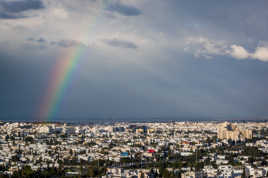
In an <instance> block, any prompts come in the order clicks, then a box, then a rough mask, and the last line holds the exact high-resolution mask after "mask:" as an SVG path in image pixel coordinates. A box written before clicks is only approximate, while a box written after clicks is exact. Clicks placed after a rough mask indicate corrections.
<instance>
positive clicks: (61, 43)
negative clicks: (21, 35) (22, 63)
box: [27, 37, 86, 48]
mask: <svg viewBox="0 0 268 178" xmlns="http://www.w3.org/2000/svg"><path fill="white" fill-rule="evenodd" d="M27 41H29V42H31V43H36V44H40V45H52V46H59V47H62V48H70V47H73V46H78V45H81V46H86V45H85V44H83V43H81V42H79V41H76V40H59V41H49V40H47V39H45V38H43V37H40V38H32V37H31V38H28V39H27Z"/></svg>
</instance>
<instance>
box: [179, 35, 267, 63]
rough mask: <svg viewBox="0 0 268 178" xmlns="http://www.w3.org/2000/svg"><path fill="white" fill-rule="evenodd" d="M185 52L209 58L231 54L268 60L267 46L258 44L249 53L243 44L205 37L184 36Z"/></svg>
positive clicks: (234, 56)
mask: <svg viewBox="0 0 268 178" xmlns="http://www.w3.org/2000/svg"><path fill="white" fill-rule="evenodd" d="M185 41H186V47H185V48H184V50H185V51H187V52H192V53H193V54H194V56H195V57H205V58H208V59H211V58H212V57H213V56H219V55H220V56H231V57H233V58H235V59H256V60H260V61H265V62H266V61H268V46H267V45H259V46H257V48H256V49H255V51H254V52H252V53H250V52H249V51H247V50H246V49H245V48H244V47H243V46H241V45H236V44H230V43H227V42H224V41H216V40H210V39H208V38H205V37H190V38H186V40H185Z"/></svg>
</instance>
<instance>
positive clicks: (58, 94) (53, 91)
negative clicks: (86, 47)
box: [38, 46, 83, 121]
mask: <svg viewBox="0 0 268 178" xmlns="http://www.w3.org/2000/svg"><path fill="white" fill-rule="evenodd" d="M82 50H83V47H82V46H78V47H74V48H71V49H70V50H69V51H68V53H67V54H66V55H65V56H63V57H61V58H60V59H58V60H57V63H56V64H55V67H54V69H53V71H52V73H51V76H50V80H49V84H48V88H47V91H46V92H45V95H44V99H43V100H42V104H41V107H40V111H39V113H38V120H39V121H44V120H47V121H50V120H51V119H52V118H53V116H55V114H56V113H57V111H58V108H59V105H60V101H61V100H62V97H63V94H64V90H65V89H66V88H67V86H68V84H69V81H70V77H71V75H72V73H73V71H74V69H75V67H76V65H77V62H78V60H79V58H80V56H81V54H82Z"/></svg>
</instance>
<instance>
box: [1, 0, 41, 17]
mask: <svg viewBox="0 0 268 178" xmlns="http://www.w3.org/2000/svg"><path fill="white" fill-rule="evenodd" d="M43 8H44V4H43V2H42V1H41V0H17V1H2V2H0V11H1V12H0V18H1V19H19V18H25V17H27V16H25V15H22V14H21V13H22V12H25V11H28V10H38V9H43Z"/></svg>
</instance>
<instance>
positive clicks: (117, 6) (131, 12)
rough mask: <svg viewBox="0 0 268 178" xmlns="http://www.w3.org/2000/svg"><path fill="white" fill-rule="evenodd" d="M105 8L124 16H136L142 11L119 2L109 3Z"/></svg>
mask: <svg viewBox="0 0 268 178" xmlns="http://www.w3.org/2000/svg"><path fill="white" fill-rule="evenodd" d="M106 9H107V10H108V11H112V12H117V13H119V14H121V15H124V16H138V15H140V14H141V13H142V12H141V10H140V9H138V8H136V7H133V6H130V5H126V4H122V3H120V2H115V3H111V4H109V5H108V6H107V8H106Z"/></svg>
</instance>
